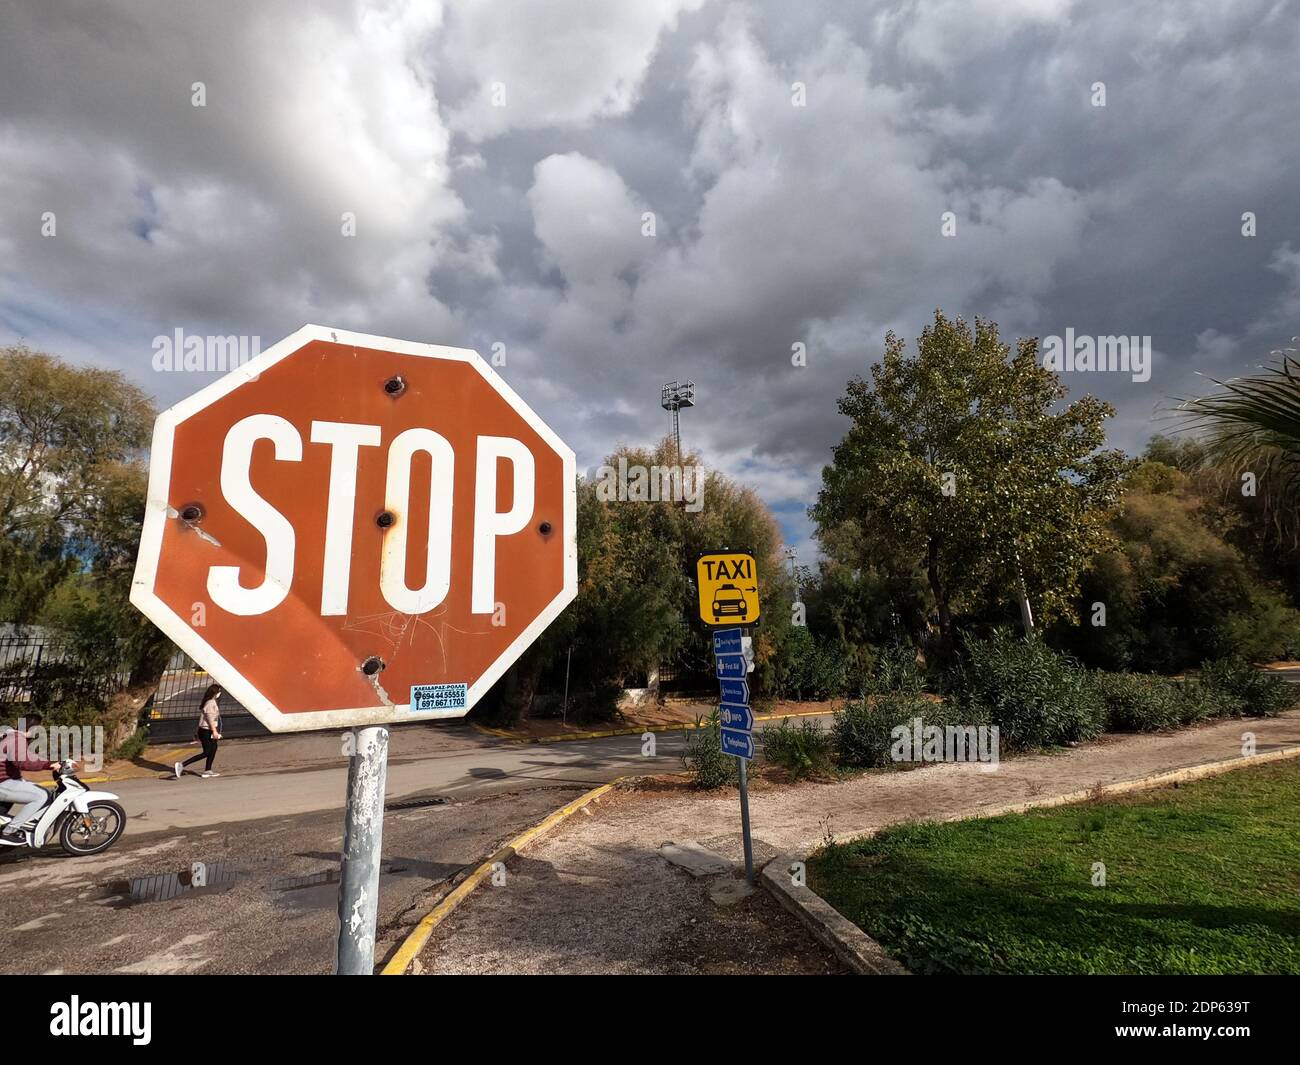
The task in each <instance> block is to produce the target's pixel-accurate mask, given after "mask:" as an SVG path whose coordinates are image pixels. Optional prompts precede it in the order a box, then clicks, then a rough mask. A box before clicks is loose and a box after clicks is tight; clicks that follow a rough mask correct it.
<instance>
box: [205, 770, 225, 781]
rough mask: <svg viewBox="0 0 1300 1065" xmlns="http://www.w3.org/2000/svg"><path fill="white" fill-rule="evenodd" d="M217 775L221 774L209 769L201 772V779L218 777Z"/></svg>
mask: <svg viewBox="0 0 1300 1065" xmlns="http://www.w3.org/2000/svg"><path fill="white" fill-rule="evenodd" d="M219 776H221V774H220V773H217V772H215V771H213V770H211V769H209V770H208V771H207V772H206V773H204V774H203V779H204V780H206V779H207V778H208V777H219Z"/></svg>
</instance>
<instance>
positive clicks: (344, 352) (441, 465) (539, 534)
mask: <svg viewBox="0 0 1300 1065" xmlns="http://www.w3.org/2000/svg"><path fill="white" fill-rule="evenodd" d="M575 521H576V479H575V463H574V456H573V452H572V451H571V450H570V449H569V448H568V447H566V446H565V444H564V443H563V442H562V441H561V440H560V439H559V437H557V436H556V435H555V433H554V432H552V431H551V430H550V429H549V428H548V427H547V426H546V424H545V423H544V422H542V420H541V419H540V418H538V417H537V415H536V414H534V413H533V412H532V410H530V409H529V407H528V406H527V404H525V403H524V402H523V400H521V399H520V398H519V397H518V396H517V395H515V393H514V392H513V391H512V390H511V389H510V387H509V386H508V385H506V384H505V382H504V381H502V380H501V378H500V377H499V376H498V375H497V373H496V372H495V371H494V370H493V369H492V368H491V367H490V366H488V365H487V364H486V363H485V362H484V361H483V360H482V359H480V358H479V356H478V355H477V354H476V353H475V352H473V351H468V350H465V349H461V348H445V347H437V346H433V345H428V344H414V343H407V342H405V341H400V340H389V339H386V338H384V337H374V336H366V335H363V334H358V333H348V332H344V331H342V330H334V329H327V328H324V327H321V326H305V327H304V328H302V329H300V330H299V331H298V332H296V333H294V334H293V335H292V336H290V337H288V338H286V339H285V340H282V341H281V342H280V343H278V344H276V345H275V346H274V347H272V348H270V349H268V350H267V351H265V352H263V353H262V354H260V355H259V356H257V357H256V358H254V359H253V360H251V361H250V362H248V363H247V364H246V365H244V366H242V367H240V368H239V369H238V370H235V371H233V372H232V373H230V374H227V375H226V376H225V377H223V378H222V379H221V380H219V381H217V382H215V383H214V384H212V385H209V386H208V387H207V388H205V389H203V390H202V391H200V392H198V393H196V394H195V395H193V396H191V397H190V398H189V399H187V400H185V401H183V402H181V403H179V404H177V405H176V406H174V407H172V408H171V409H169V410H166V411H164V412H163V413H162V414H160V415H159V416H158V421H157V424H156V425H155V427H154V437H153V451H152V455H151V460H150V470H149V497H148V503H147V506H146V511H145V519H144V527H143V530H142V532H141V539H140V554H139V558H138V560H137V563H136V571H135V578H134V582H133V585H132V589H131V602H132V603H134V604H135V605H136V606H137V607H138V608H139V609H140V610H141V611H143V612H144V614H145V615H146V616H147V617H148V618H149V619H150V620H151V621H153V622H154V624H156V625H157V626H158V627H159V628H160V629H162V630H163V632H165V633H166V634H167V635H168V636H170V637H171V639H172V640H173V641H174V642H175V643H176V644H177V645H178V646H179V647H180V648H181V649H182V650H184V651H185V652H187V653H188V654H189V655H190V656H191V657H193V658H194V660H195V661H196V662H198V663H199V665H201V666H202V667H204V668H205V669H206V670H207V671H208V672H209V673H211V674H212V676H213V678H214V679H215V680H216V681H217V682H218V683H219V684H221V685H222V686H223V687H224V688H225V689H226V690H227V691H228V692H229V693H230V695H231V696H232V697H233V698H235V699H237V700H238V701H239V702H240V703H242V704H243V705H244V706H245V707H246V708H247V709H248V710H250V711H251V712H252V713H254V714H255V715H256V716H257V717H258V718H259V719H260V720H261V721H262V723H263V724H264V725H266V727H267V728H269V729H270V730H271V731H273V732H288V731H296V730H300V729H311V728H330V727H351V726H356V725H366V724H381V723H384V722H390V721H403V720H425V719H429V718H439V717H460V716H463V715H464V714H465V713H467V712H468V710H469V708H470V707H471V706H473V705H474V703H475V701H476V700H477V699H478V698H479V697H480V696H481V695H482V694H483V693H484V692H485V691H486V690H487V689H488V688H489V687H490V686H491V685H492V683H493V682H494V681H495V680H496V679H497V678H498V677H499V676H500V675H501V674H502V673H503V672H505V670H506V668H507V667H508V666H509V665H510V664H511V663H512V662H514V661H515V659H516V658H518V657H519V655H520V654H521V653H522V652H523V651H524V649H525V648H526V647H527V646H528V645H529V644H530V643H532V642H533V640H535V639H536V638H537V636H538V635H539V634H540V633H541V632H542V630H543V629H545V628H546V626H547V625H548V624H549V623H550V622H551V621H552V620H553V619H554V618H555V617H556V616H558V614H559V613H560V611H562V610H563V609H564V607H565V606H566V605H567V604H568V603H569V602H571V601H572V599H573V597H574V596H575V595H576V594H577V547H576V534H575Z"/></svg>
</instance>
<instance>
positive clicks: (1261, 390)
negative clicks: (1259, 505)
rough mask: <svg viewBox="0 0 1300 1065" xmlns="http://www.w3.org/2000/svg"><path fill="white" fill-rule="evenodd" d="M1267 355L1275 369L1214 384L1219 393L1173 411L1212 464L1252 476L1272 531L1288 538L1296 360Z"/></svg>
mask: <svg viewBox="0 0 1300 1065" xmlns="http://www.w3.org/2000/svg"><path fill="white" fill-rule="evenodd" d="M1291 340H1292V342H1293V343H1294V342H1295V341H1296V340H1300V338H1298V337H1292V338H1291ZM1273 354H1274V355H1280V356H1281V362H1280V363H1279V364H1278V365H1276V366H1268V367H1264V368H1263V370H1264V372H1263V373H1261V374H1257V375H1255V376H1253V377H1234V378H1232V379H1231V380H1228V381H1215V382H1214V383H1215V384H1216V385H1218V386H1219V388H1220V391H1218V392H1215V393H1212V394H1211V395H1208V396H1202V397H1200V398H1199V399H1186V400H1183V401H1182V402H1181V403H1180V404H1179V405H1178V411H1179V412H1180V413H1182V414H1183V415H1185V416H1186V417H1187V418H1188V419H1189V422H1188V424H1187V425H1186V426H1185V428H1187V429H1189V430H1199V431H1202V432H1204V433H1205V434H1206V435H1207V437H1208V441H1207V442H1208V444H1209V452H1210V456H1211V457H1212V458H1213V459H1217V460H1218V461H1219V463H1220V464H1221V465H1222V466H1223V467H1224V468H1228V469H1231V470H1233V471H1235V473H1237V474H1241V473H1243V472H1250V473H1253V474H1254V475H1255V478H1254V479H1255V481H1256V482H1257V483H1258V485H1259V487H1260V489H1262V494H1263V495H1264V498H1265V500H1266V509H1267V510H1271V511H1272V516H1273V520H1274V522H1275V524H1276V525H1277V526H1278V531H1279V532H1282V531H1283V530H1286V531H1289V532H1291V533H1292V534H1294V533H1295V532H1296V528H1297V508H1296V503H1297V501H1300V357H1297V349H1296V348H1286V349H1285V350H1283V351H1275V352H1273Z"/></svg>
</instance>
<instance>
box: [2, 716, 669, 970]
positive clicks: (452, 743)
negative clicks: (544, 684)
mask: <svg viewBox="0 0 1300 1065" xmlns="http://www.w3.org/2000/svg"><path fill="white" fill-rule="evenodd" d="M685 742H686V741H685V736H684V734H683V733H680V732H660V733H657V734H656V750H655V755H654V756H653V757H646V756H645V755H643V753H642V739H641V736H640V735H630V736H615V737H609V738H605V739H595V740H581V741H567V742H564V743H556V744H550V745H539V744H517V743H511V742H508V741H499V740H495V739H492V738H489V737H485V736H482V735H481V734H480V733H477V732H475V731H474V730H472V729H469V728H468V727H466V726H457V727H451V728H439V729H436V730H431V729H427V728H424V727H414V728H406V729H398V730H394V732H393V744H392V751H391V755H390V764H389V770H388V788H387V801H388V806H389V809H388V813H387V814H386V816H385V820H384V873H383V875H382V878H381V887H380V895H381V898H380V920H379V937H378V951H377V960H378V961H379V962H381V963H382V961H383V959H384V957H385V956H386V955H387V954H388V953H390V952H391V950H392V949H394V947H395V946H396V945H397V944H398V943H399V942H400V940H401V939H402V937H403V935H404V933H405V931H406V929H408V928H409V927H410V926H412V925H413V924H414V923H415V922H416V921H418V920H419V918H420V917H421V916H423V914H424V912H425V911H426V910H427V908H428V905H429V900H430V899H431V898H432V897H435V896H436V895H439V894H441V893H442V892H443V891H444V890H445V889H446V887H447V886H448V881H449V880H450V879H451V878H453V877H454V876H455V875H456V874H457V873H458V872H460V871H461V870H462V869H465V868H466V867H467V866H474V865H477V864H478V862H480V861H482V859H483V858H484V857H486V856H487V855H489V854H491V853H492V852H493V851H495V850H496V849H497V848H498V847H499V846H500V845H501V844H502V843H504V842H505V841H506V840H508V839H509V838H511V837H512V836H514V835H515V834H517V833H518V832H519V831H521V830H522V829H523V828H525V827H527V826H528V825H531V824H533V823H535V822H537V821H539V820H541V818H542V817H544V816H545V815H546V814H548V813H549V812H551V811H552V810H553V809H555V808H557V807H559V806H561V805H563V804H564V803H565V802H567V801H568V800H569V799H571V798H573V797H575V796H576V795H578V794H581V793H582V792H583V791H585V790H587V789H589V788H591V787H594V786H595V785H597V784H600V783H604V782H605V781H608V780H612V779H614V778H616V777H619V776H623V775H625V774H634V773H635V774H641V773H654V772H672V771H677V770H679V769H680V768H681V752H682V750H683V748H684V746H685ZM278 761H279V762H283V761H293V762H294V763H295V765H294V767H293V768H288V769H285V768H276V763H277V762H278ZM159 768H160V773H159V778H158V779H139V780H125V781H120V782H116V783H107V784H99V785H92V786H93V787H95V788H96V789H102V790H107V791H111V792H114V793H116V794H117V795H118V796H120V798H121V800H122V804H123V806H124V807H125V808H126V811H127V816H128V823H127V830H126V833H125V834H124V836H123V838H122V839H121V840H120V841H119V842H118V843H117V844H116V845H115V846H114V847H113V848H111V849H110V850H109V851H107V852H106V853H104V854H102V855H97V856H95V857H91V858H67V857H64V856H63V855H62V853H61V852H60V851H59V850H58V848H57V846H56V847H47V848H46V849H45V850H44V851H42V852H41V853H40V854H35V855H32V854H29V853H27V852H15V851H6V852H3V853H0V921H3V925H4V927H5V928H6V930H7V931H6V935H5V939H6V940H7V943H6V947H5V955H6V958H5V962H6V964H5V968H6V971H9V972H17V973H46V972H76V973H111V972H162V973H167V972H175V973H187V972H211V973H254V972H263V973H317V972H322V973H323V972H329V971H331V969H332V967H333V960H334V953H333V951H334V938H335V930H336V927H337V926H336V913H337V894H338V885H337V872H338V861H339V848H340V845H341V843H342V817H343V815H342V807H343V799H344V790H345V785H346V779H347V763H346V760H345V759H344V758H343V756H342V754H341V753H340V752H339V751H338V737H337V735H335V734H312V735H310V736H300V737H270V738H267V739H262V740H242V741H233V742H232V743H229V744H226V745H224V747H223V750H222V751H221V754H220V755H219V761H218V768H219V769H224V770H225V772H224V773H223V775H222V776H219V777H216V778H213V779H209V780H201V779H199V778H197V777H193V776H187V777H185V778H183V779H181V780H174V779H162V777H163V774H162V772H161V769H162V767H161V766H160V767H159ZM195 863H199V864H200V865H201V867H202V869H203V870H204V873H203V874H201V875H200V877H199V879H200V881H202V880H204V879H206V883H205V884H201V885H199V886H196V884H195V882H194V881H195V874H194V872H193V870H194V867H195ZM485 890H486V889H485Z"/></svg>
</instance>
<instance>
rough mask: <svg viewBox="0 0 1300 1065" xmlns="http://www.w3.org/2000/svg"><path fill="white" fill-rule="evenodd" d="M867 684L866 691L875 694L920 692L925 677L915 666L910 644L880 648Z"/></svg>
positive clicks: (923, 685)
mask: <svg viewBox="0 0 1300 1065" xmlns="http://www.w3.org/2000/svg"><path fill="white" fill-rule="evenodd" d="M868 683H869V685H870V687H869V689H868V690H869V691H870V692H873V693H877V694H883V693H888V692H896V693H900V694H903V695H916V694H918V693H919V692H921V691H922V690H923V689H924V688H925V675H924V674H923V673H922V672H921V670H920V668H919V667H918V666H917V664H916V650H915V649H914V648H913V647H912V645H911V644H907V643H902V642H897V643H891V644H887V645H886V646H884V647H882V648H881V649H880V652H879V653H878V654H877V655H876V660H875V662H874V664H873V666H872V669H871V675H870V678H869V680H868ZM864 694H865V693H864Z"/></svg>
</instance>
